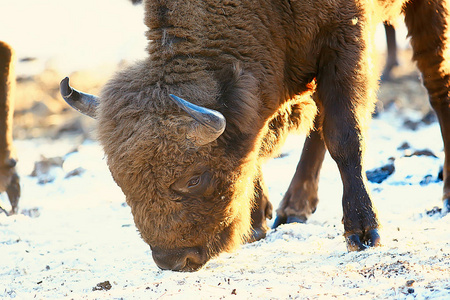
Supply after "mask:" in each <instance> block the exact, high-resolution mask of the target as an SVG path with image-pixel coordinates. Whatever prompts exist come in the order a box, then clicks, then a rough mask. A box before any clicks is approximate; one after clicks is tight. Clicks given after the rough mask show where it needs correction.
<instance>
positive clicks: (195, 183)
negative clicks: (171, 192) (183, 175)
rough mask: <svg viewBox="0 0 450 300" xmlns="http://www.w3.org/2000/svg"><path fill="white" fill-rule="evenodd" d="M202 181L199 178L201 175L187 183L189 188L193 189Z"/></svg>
mask: <svg viewBox="0 0 450 300" xmlns="http://www.w3.org/2000/svg"><path fill="white" fill-rule="evenodd" d="M200 179H201V176H199V175H197V176H194V177H192V178H191V179H189V181H188V182H187V187H188V188H191V187H194V186H197V185H198V184H199V183H200Z"/></svg>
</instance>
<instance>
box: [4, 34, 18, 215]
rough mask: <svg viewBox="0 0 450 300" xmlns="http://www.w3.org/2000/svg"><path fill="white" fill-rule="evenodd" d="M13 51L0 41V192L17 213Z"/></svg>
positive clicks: (13, 211) (12, 211)
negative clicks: (6, 195)
mask: <svg viewBox="0 0 450 300" xmlns="http://www.w3.org/2000/svg"><path fill="white" fill-rule="evenodd" d="M15 83H16V78H15V74H14V51H13V49H12V48H11V47H10V46H9V45H8V44H6V43H4V42H2V41H0V192H4V191H5V190H6V192H7V193H8V197H9V201H10V203H11V206H12V210H11V213H12V214H14V213H17V205H18V201H19V197H20V185H19V176H17V173H16V169H15V166H16V160H15V159H14V155H13V153H14V150H13V148H14V147H13V145H12V140H13V136H12V124H13V112H14V92H15Z"/></svg>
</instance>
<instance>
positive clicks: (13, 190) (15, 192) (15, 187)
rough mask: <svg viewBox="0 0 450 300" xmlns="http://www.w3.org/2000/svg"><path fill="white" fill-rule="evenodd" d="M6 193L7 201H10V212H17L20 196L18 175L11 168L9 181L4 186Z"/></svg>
mask: <svg viewBox="0 0 450 300" xmlns="http://www.w3.org/2000/svg"><path fill="white" fill-rule="evenodd" d="M6 194H7V195H8V198H9V202H10V203H11V212H10V214H17V212H18V204H19V198H20V183H19V176H18V175H17V173H16V171H15V169H14V170H13V175H12V176H11V182H10V183H9V185H8V187H7V188H6Z"/></svg>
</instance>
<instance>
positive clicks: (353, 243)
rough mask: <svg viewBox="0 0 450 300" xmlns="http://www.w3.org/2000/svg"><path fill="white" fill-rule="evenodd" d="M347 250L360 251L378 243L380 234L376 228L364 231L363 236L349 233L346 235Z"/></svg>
mask: <svg viewBox="0 0 450 300" xmlns="http://www.w3.org/2000/svg"><path fill="white" fill-rule="evenodd" d="M346 241H347V249H348V251H361V250H366V249H367V248H369V247H376V246H379V245H380V235H379V234H378V230H377V229H372V230H369V231H368V232H366V234H364V235H363V236H360V235H358V234H351V235H349V236H347V237H346Z"/></svg>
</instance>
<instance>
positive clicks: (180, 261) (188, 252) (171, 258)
mask: <svg viewBox="0 0 450 300" xmlns="http://www.w3.org/2000/svg"><path fill="white" fill-rule="evenodd" d="M150 248H151V249H152V256H153V260H154V261H155V263H156V265H157V266H158V267H159V268H161V269H163V270H172V271H182V272H194V271H197V270H199V269H200V268H201V267H203V265H205V264H206V262H207V261H208V260H209V255H208V254H207V251H205V248H203V247H191V248H182V249H173V250H167V249H162V248H159V247H150Z"/></svg>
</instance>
